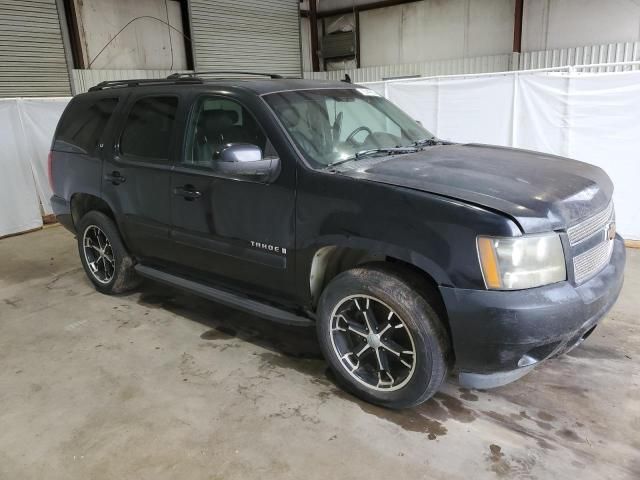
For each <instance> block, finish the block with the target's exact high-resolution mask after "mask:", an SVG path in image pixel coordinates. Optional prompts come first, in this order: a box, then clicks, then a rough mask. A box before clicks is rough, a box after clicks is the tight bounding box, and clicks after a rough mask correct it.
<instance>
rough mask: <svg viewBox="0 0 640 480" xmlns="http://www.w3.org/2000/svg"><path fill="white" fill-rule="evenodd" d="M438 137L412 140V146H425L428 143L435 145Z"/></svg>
mask: <svg viewBox="0 0 640 480" xmlns="http://www.w3.org/2000/svg"><path fill="white" fill-rule="evenodd" d="M438 141H439V140H438V139H437V138H436V137H429V138H423V139H422V140H418V141H416V142H413V146H414V147H426V146H428V145H437V144H438Z"/></svg>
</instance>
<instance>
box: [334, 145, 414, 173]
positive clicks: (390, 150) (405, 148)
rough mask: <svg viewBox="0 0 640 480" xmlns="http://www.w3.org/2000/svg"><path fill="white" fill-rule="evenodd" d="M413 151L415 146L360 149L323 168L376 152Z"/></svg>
mask: <svg viewBox="0 0 640 480" xmlns="http://www.w3.org/2000/svg"><path fill="white" fill-rule="evenodd" d="M415 151H416V149H415V146H409V147H383V148H370V149H368V150H360V151H359V152H357V153H356V154H355V155H352V156H351V157H348V158H344V159H342V160H338V161H337V162H332V163H330V164H329V165H327V166H326V167H324V168H325V169H328V168H332V167H336V166H338V165H342V164H343V163H347V162H352V161H355V160H360V159H361V158H364V157H370V156H371V155H376V154H378V153H387V154H393V153H412V152H415Z"/></svg>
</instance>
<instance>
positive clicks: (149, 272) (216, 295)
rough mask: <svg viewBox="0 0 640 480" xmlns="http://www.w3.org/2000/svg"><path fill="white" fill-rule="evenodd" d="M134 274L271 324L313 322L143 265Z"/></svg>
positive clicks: (302, 324) (304, 324)
mask: <svg viewBox="0 0 640 480" xmlns="http://www.w3.org/2000/svg"><path fill="white" fill-rule="evenodd" d="M135 269H136V272H138V274H140V275H141V276H143V277H146V278H149V279H151V280H155V281H157V282H160V283H164V284H166V285H171V286H173V287H177V288H180V289H182V290H187V291H188V292H191V293H193V294H195V295H198V296H200V297H203V298H207V299H209V300H213V301H215V302H218V303H222V304H224V305H227V306H229V307H235V308H237V309H239V310H244V311H245V312H250V313H255V314H256V315H258V316H260V317H263V318H266V319H268V320H271V321H273V322H278V323H284V324H285V325H294V326H298V327H309V326H312V325H313V322H312V321H311V320H310V319H309V318H306V317H302V316H299V315H296V314H295V313H292V312H289V311H287V310H282V309H281V308H278V307H274V306H272V305H269V304H266V303H262V302H259V301H257V300H252V299H250V298H247V297H243V296H241V295H236V294H235V293H231V292H228V291H226V290H220V289H218V288H214V287H210V286H208V285H203V284H202V283H198V282H194V281H193V280H187V279H186V278H183V277H178V276H176V275H172V274H170V273H166V272H163V271H161V270H157V269H155V268H151V267H146V266H144V265H140V264H138V265H136V266H135Z"/></svg>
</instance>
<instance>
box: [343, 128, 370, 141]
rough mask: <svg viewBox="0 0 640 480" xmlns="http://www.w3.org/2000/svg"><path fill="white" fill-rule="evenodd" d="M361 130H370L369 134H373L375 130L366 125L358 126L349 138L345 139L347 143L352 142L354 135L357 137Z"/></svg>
mask: <svg viewBox="0 0 640 480" xmlns="http://www.w3.org/2000/svg"><path fill="white" fill-rule="evenodd" d="M360 132H369V135H372V134H373V132H372V131H371V129H370V128H369V127H365V126H364V125H363V126H361V127H358V128H356V129H355V130H354V131H353V132H351V133H350V134H349V136H348V137H347V139H346V140H345V142H347V143H352V140H353V137H355V136H356V135H357V134H359V133H360Z"/></svg>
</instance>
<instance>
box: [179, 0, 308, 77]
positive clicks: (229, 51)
mask: <svg viewBox="0 0 640 480" xmlns="http://www.w3.org/2000/svg"><path fill="white" fill-rule="evenodd" d="M299 5H300V2H299V0H269V1H263V0H241V1H237V0H190V2H189V6H190V9H189V10H190V12H189V13H190V16H191V36H192V39H193V52H194V57H195V59H194V60H195V64H196V70H200V71H204V70H243V71H257V72H268V73H278V74H281V75H290V76H300V75H301V71H300V69H301V66H300V62H301V60H300V13H299Z"/></svg>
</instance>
